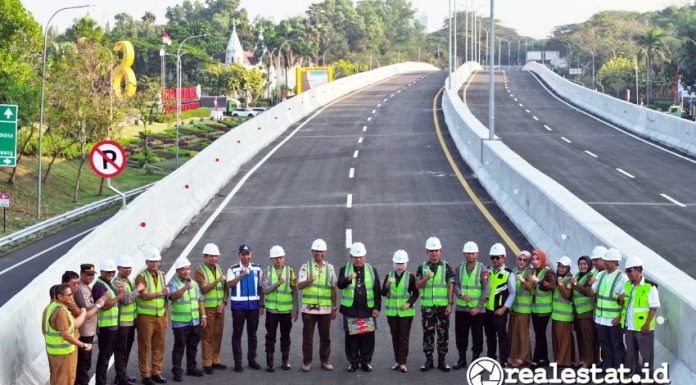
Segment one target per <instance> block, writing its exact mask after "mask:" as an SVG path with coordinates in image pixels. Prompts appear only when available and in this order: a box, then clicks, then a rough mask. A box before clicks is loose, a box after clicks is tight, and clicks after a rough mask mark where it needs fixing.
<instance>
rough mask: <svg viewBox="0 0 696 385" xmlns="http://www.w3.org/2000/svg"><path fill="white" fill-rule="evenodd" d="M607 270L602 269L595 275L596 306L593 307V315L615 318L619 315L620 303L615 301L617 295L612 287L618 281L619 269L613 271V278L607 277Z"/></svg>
mask: <svg viewBox="0 0 696 385" xmlns="http://www.w3.org/2000/svg"><path fill="white" fill-rule="evenodd" d="M607 274H608V273H607V272H606V270H605V271H602V272H601V273H599V274H598V275H597V277H598V278H597V281H598V285H597V307H596V308H595V316H597V317H604V318H611V319H613V318H616V317H618V316H620V315H621V305H619V304H618V303H617V302H616V299H617V298H618V297H619V296H618V295H617V294H616V291H615V290H614V288H615V287H616V284H617V283H618V282H619V277H620V276H621V271H619V270H617V271H615V272H614V278H613V279H612V280H611V282H610V280H609V279H608V278H607Z"/></svg>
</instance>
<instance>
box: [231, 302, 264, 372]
mask: <svg viewBox="0 0 696 385" xmlns="http://www.w3.org/2000/svg"><path fill="white" fill-rule="evenodd" d="M244 323H246V329H247V342H248V345H249V351H247V360H249V361H254V360H256V345H257V341H256V330H257V329H258V328H259V309H244V310H232V355H233V356H234V364H235V365H236V366H241V365H242V333H243V332H244Z"/></svg>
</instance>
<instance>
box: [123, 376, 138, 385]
mask: <svg viewBox="0 0 696 385" xmlns="http://www.w3.org/2000/svg"><path fill="white" fill-rule="evenodd" d="M126 381H128V383H129V384H135V383H136V382H138V379H137V378H135V377H127V378H126Z"/></svg>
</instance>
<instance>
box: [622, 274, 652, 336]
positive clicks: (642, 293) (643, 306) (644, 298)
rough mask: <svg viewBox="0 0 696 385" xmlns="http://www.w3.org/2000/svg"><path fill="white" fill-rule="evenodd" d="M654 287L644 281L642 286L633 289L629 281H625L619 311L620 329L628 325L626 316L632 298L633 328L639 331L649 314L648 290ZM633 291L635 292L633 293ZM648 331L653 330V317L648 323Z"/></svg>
mask: <svg viewBox="0 0 696 385" xmlns="http://www.w3.org/2000/svg"><path fill="white" fill-rule="evenodd" d="M653 286H657V285H654V284H653V283H652V282H648V281H645V282H643V284H641V285H638V286H637V287H635V289H634V286H633V284H632V283H631V281H627V282H626V283H625V284H624V293H625V294H626V297H625V298H624V306H623V309H621V327H622V328H626V327H627V325H628V323H627V322H626V314H628V304H629V303H630V301H631V297H633V327H634V329H635V330H637V331H638V330H641V329H642V328H643V325H645V321H647V320H648V313H649V312H650V305H649V302H648V296H649V294H650V290H652V287H653ZM634 290H635V291H634ZM650 330H655V317H653V319H652V321H650Z"/></svg>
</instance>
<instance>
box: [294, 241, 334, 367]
mask: <svg viewBox="0 0 696 385" xmlns="http://www.w3.org/2000/svg"><path fill="white" fill-rule="evenodd" d="M326 250H327V247H326V242H324V240H323V239H315V240H314V242H312V247H311V253H312V259H310V260H309V261H307V263H305V264H304V265H302V267H300V272H299V273H298V278H297V280H298V282H297V288H298V289H300V290H302V301H301V304H302V307H301V310H302V371H303V372H309V371H310V370H312V352H313V349H314V328H315V327H317V328H318V329H319V359H320V360H321V368H322V369H324V370H329V371H331V370H333V369H334V368H333V365H331V362H330V361H329V356H330V355H331V335H330V331H331V320H333V319H335V318H336V310H338V305H337V298H338V295H337V291H336V281H337V279H336V272H335V271H334V267H333V265H331V264H330V263H327V262H326V261H325V260H324V258H325V257H326Z"/></svg>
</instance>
